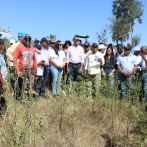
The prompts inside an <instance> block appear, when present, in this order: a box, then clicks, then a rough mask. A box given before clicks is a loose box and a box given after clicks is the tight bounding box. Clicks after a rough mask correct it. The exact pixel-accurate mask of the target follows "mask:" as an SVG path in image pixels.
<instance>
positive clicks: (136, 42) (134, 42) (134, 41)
mask: <svg viewBox="0 0 147 147" xmlns="http://www.w3.org/2000/svg"><path fill="white" fill-rule="evenodd" d="M140 41H141V35H139V36H138V35H135V36H134V38H133V42H132V43H133V46H134V47H136V46H137V45H138V44H140Z"/></svg>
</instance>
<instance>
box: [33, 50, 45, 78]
mask: <svg viewBox="0 0 147 147" xmlns="http://www.w3.org/2000/svg"><path fill="white" fill-rule="evenodd" d="M35 55H36V59H37V63H39V62H40V61H43V60H44V61H45V56H44V55H43V54H42V53H41V54H37V53H35ZM45 63H46V61H45ZM43 71H44V67H43V66H41V65H37V76H43Z"/></svg>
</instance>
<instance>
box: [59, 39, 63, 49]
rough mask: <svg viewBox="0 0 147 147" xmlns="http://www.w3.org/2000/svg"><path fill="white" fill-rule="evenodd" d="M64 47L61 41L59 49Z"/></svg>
mask: <svg viewBox="0 0 147 147" xmlns="http://www.w3.org/2000/svg"><path fill="white" fill-rule="evenodd" d="M62 48H63V44H62V42H61V41H60V42H59V50H61V49H62Z"/></svg>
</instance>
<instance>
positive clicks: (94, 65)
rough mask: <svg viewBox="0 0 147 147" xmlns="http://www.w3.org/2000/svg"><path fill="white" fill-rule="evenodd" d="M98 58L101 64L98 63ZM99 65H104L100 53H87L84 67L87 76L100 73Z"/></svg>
mask: <svg viewBox="0 0 147 147" xmlns="http://www.w3.org/2000/svg"><path fill="white" fill-rule="evenodd" d="M99 58H101V59H102V64H101V63H100V62H99V61H98V59H99ZM101 65H104V57H103V55H102V53H100V52H96V53H95V54H93V53H92V52H91V53H89V55H88V57H87V60H86V65H85V70H87V71H88V74H90V75H95V74H98V73H100V72H101Z"/></svg>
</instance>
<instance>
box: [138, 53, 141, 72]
mask: <svg viewBox="0 0 147 147" xmlns="http://www.w3.org/2000/svg"><path fill="white" fill-rule="evenodd" d="M137 59H138V62H139V65H138V70H141V56H140V55H138V56H137Z"/></svg>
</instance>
